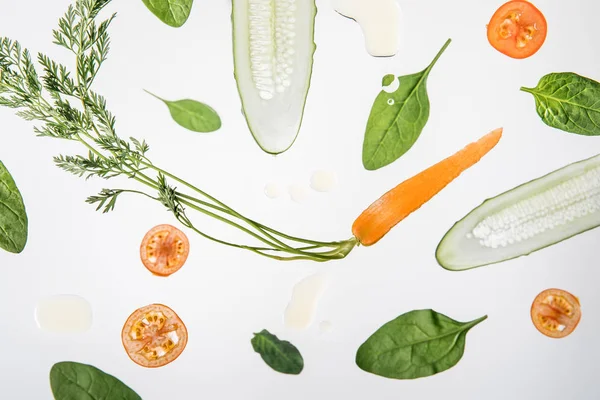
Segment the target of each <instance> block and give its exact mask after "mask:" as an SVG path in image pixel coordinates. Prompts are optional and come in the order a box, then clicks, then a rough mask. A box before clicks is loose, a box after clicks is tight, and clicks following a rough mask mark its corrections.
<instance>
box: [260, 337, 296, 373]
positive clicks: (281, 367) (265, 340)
mask: <svg viewBox="0 0 600 400" xmlns="http://www.w3.org/2000/svg"><path fill="white" fill-rule="evenodd" d="M251 343H252V348H253V349H254V351H255V352H257V353H258V354H260V356H261V357H262V359H263V360H264V362H265V363H266V364H267V365H268V366H269V367H271V368H273V369H274V370H275V371H277V372H281V373H283V374H291V375H298V374H300V372H302V369H304V359H303V358H302V355H301V354H300V351H298V349H297V348H296V346H294V345H293V344H291V343H290V342H287V341H285V340H279V339H278V338H277V336H275V335H273V334H271V333H270V332H269V331H267V330H266V329H263V330H262V331H261V332H259V333H255V334H254V337H253V338H252V340H251Z"/></svg>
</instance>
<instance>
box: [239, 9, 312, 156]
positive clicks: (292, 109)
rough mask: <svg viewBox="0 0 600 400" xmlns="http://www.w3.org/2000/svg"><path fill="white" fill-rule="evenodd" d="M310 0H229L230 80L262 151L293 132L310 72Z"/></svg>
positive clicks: (290, 139)
mask: <svg viewBox="0 0 600 400" xmlns="http://www.w3.org/2000/svg"><path fill="white" fill-rule="evenodd" d="M316 12H317V7H316V5H315V0H303V1H285V0H275V1H263V0H233V12H232V20H233V55H234V62H235V79H236V81H237V87H238V91H239V95H240V98H241V102H242V109H243V112H244V115H245V118H246V122H247V123H248V127H249V128H250V131H251V132H252V135H253V136H254V139H255V140H256V142H257V143H258V145H259V146H260V147H261V148H262V149H263V150H264V151H266V152H267V153H272V154H279V153H282V152H284V151H286V150H287V149H289V148H290V147H291V146H292V144H293V143H294V141H295V140H296V137H297V135H298V131H299V130H300V126H301V124H302V118H303V114H304V106H305V103H306V97H307V94H308V89H309V87H310V79H311V75H312V65H313V54H314V52H315V49H316V46H315V43H314V25H315V15H316Z"/></svg>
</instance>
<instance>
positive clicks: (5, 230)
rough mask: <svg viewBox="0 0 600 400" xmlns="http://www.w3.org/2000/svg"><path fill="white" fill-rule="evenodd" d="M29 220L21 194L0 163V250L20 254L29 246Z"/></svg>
mask: <svg viewBox="0 0 600 400" xmlns="http://www.w3.org/2000/svg"><path fill="white" fill-rule="evenodd" d="M27 232H28V220H27V213H26V211H25V205H24V204H23V198H22V197H21V193H20V192H19V189H18V188H17V185H16V184H15V181H14V180H13V178H12V176H11V175H10V173H9V172H8V170H7V169H6V167H5V166H4V164H3V163H2V161H0V248H2V249H4V250H6V251H9V252H11V253H20V252H22V251H23V249H24V248H25V245H26V244H27Z"/></svg>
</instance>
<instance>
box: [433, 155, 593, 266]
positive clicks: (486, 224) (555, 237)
mask: <svg viewBox="0 0 600 400" xmlns="http://www.w3.org/2000/svg"><path fill="white" fill-rule="evenodd" d="M598 226H600V154H599V155H596V156H594V157H592V158H589V159H586V160H583V161H579V162H576V163H573V164H570V165H567V166H565V167H563V168H561V169H558V170H556V171H554V172H551V173H550V174H548V175H545V176H543V177H541V178H538V179H535V180H533V181H530V182H528V183H525V184H523V185H521V186H518V187H516V188H514V189H512V190H509V191H508V192H505V193H503V194H501V195H499V196H497V197H494V198H492V199H488V200H486V201H485V202H483V203H482V204H481V205H480V206H479V207H477V208H475V209H474V210H473V211H471V212H470V213H469V214H467V216H465V217H464V218H463V219H462V220H460V221H458V222H457V223H456V224H455V225H454V226H453V227H452V228H451V229H450V230H449V231H448V233H446V235H445V236H444V238H443V239H442V241H441V242H440V244H439V245H438V248H437V250H436V258H437V260H438V263H439V264H440V265H441V266H442V267H444V268H446V269H449V270H453V271H462V270H466V269H471V268H476V267H481V266H484V265H488V264H494V263H498V262H502V261H506V260H510V259H513V258H517V257H521V256H525V255H529V254H531V253H533V252H535V251H537V250H540V249H543V248H545V247H548V246H550V245H553V244H555V243H558V242H561V241H563V240H565V239H568V238H570V237H572V236H575V235H578V234H580V233H583V232H585V231H588V230H590V229H593V228H596V227H598Z"/></svg>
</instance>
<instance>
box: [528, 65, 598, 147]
mask: <svg viewBox="0 0 600 400" xmlns="http://www.w3.org/2000/svg"><path fill="white" fill-rule="evenodd" d="M521 90H522V91H524V92H527V93H531V94H532V95H533V97H534V98H535V105H536V110H537V113H538V115H539V116H540V117H541V118H542V121H544V123H545V124H546V125H548V126H551V127H553V128H557V129H561V130H563V131H565V132H571V133H576V134H578V135H586V136H598V135H600V83H598V82H596V81H594V80H592V79H589V78H585V77H583V76H580V75H577V74H575V73H573V72H560V73H551V74H548V75H546V76H544V77H542V79H540V81H539V83H538V85H537V87H535V88H526V87H522V88H521Z"/></svg>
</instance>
